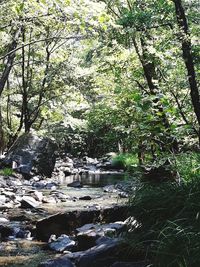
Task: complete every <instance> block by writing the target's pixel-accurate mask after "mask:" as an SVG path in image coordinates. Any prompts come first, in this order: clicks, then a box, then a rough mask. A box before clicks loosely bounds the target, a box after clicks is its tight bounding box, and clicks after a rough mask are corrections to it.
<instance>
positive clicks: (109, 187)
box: [103, 185, 117, 193]
mask: <svg viewBox="0 0 200 267" xmlns="http://www.w3.org/2000/svg"><path fill="white" fill-rule="evenodd" d="M103 191H104V192H105V193H116V192H117V189H116V188H115V186H114V185H106V186H104V187H103Z"/></svg>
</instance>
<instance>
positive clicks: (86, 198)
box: [79, 196, 92, 200]
mask: <svg viewBox="0 0 200 267" xmlns="http://www.w3.org/2000/svg"><path fill="white" fill-rule="evenodd" d="M79 199H80V200H91V199H92V198H91V196H83V197H79Z"/></svg>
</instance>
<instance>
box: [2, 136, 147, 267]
mask: <svg viewBox="0 0 200 267" xmlns="http://www.w3.org/2000/svg"><path fill="white" fill-rule="evenodd" d="M28 140H29V141H28V142H29V144H28V146H27V145H25V147H24V144H26V142H25V141H27V140H23V142H21V146H22V147H20V143H18V144H17V145H16V146H15V147H14V149H11V152H9V153H8V155H7V156H6V158H5V159H3V161H2V163H1V166H3V167H2V170H4V172H5V169H3V168H4V166H5V164H8V161H10V162H11V163H12V168H13V169H14V170H15V171H14V172H13V173H9V174H6V173H2V174H1V175H0V192H1V194H0V238H1V242H0V266H10V267H14V266H15V267H18V266H25V267H29V266H30V267H47V266H48V267H51V266H52V267H62V266H63V267H64V266H65V267H73V266H74V267H76V266H77V267H93V266H95V267H98V266H99V267H100V266H101V267H111V266H112V267H130V266H132V267H144V266H148V264H147V263H146V262H143V261H141V259H140V258H137V257H134V258H131V257H129V256H128V253H127V251H128V246H129V245H128V244H127V243H126V242H125V240H124V238H123V236H124V234H123V233H124V232H125V231H127V229H128V227H130V225H131V227H133V226H134V224H136V222H135V221H134V219H133V218H131V217H129V214H128V206H127V200H128V195H129V193H130V192H131V191H132V190H133V188H134V184H133V182H132V181H130V180H128V179H127V178H126V176H125V173H124V171H123V170H121V169H120V168H119V167H118V166H114V165H113V164H112V162H111V161H110V160H107V159H106V160H105V159H101V160H97V159H92V158H88V157H85V158H82V159H72V158H70V157H69V156H67V155H64V156H62V158H58V159H57V160H56V161H55V162H54V164H52V162H53V161H52V155H47V154H46V156H45V157H44V155H43V157H42V166H45V167H44V168H46V169H44V170H43V169H42V168H41V167H40V166H39V165H38V158H39V159H40V160H41V157H39V156H38V155H39V154H41V153H42V154H45V151H46V152H49V151H50V149H49V148H48V149H46V148H47V143H46V144H45V147H42V146H41V143H40V145H39V146H38V147H39V149H40V152H39V153H38V147H37V149H36V148H35V147H36V144H38V140H39V142H40V139H37V142H35V139H34V138H33V137H31V142H30V138H29V139H28ZM45 142H46V141H45ZM41 148H42V149H41ZM44 148H45V149H46V150H45V149H44ZM33 151H35V152H36V151H37V153H36V154H37V157H35V156H34V157H32V155H33V154H34V153H33ZM41 151H42V152H41ZM51 153H52V152H51ZM24 155H25V156H24ZM27 155H28V156H27ZM19 158H20V161H19ZM36 158H37V161H36ZM49 158H51V160H49ZM16 159H17V160H16ZM45 160H46V163H45V164H44V161H45ZM24 162H25V163H24ZM35 162H36V163H37V164H36V163H35ZM48 164H49V166H48ZM52 165H53V167H52ZM35 166H37V168H35ZM38 166H39V167H38ZM50 169H51V172H50V171H49V170H50ZM45 173H46V175H44V174H45ZM47 174H50V175H47ZM47 176H49V178H47Z"/></svg>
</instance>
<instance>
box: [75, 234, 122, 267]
mask: <svg viewBox="0 0 200 267" xmlns="http://www.w3.org/2000/svg"><path fill="white" fill-rule="evenodd" d="M120 249H121V240H119V239H112V240H108V241H107V242H105V243H102V244H100V245H98V246H95V247H92V248H91V249H88V250H86V251H84V252H82V253H77V254H75V253H73V255H72V256H70V257H71V258H73V259H74V260H75V262H76V265H77V266H78V267H94V266H95V267H97V266H98V267H100V266H104V267H109V266H110V265H111V264H112V263H114V262H115V261H116V258H118V256H119V251H120ZM102 260H103V262H102Z"/></svg>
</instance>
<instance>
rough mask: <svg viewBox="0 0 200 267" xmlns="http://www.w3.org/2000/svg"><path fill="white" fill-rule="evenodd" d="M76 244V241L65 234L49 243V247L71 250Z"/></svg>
mask: <svg viewBox="0 0 200 267" xmlns="http://www.w3.org/2000/svg"><path fill="white" fill-rule="evenodd" d="M75 245H76V242H75V241H74V240H71V239H70V238H69V236H67V235H64V234H63V235H61V236H60V237H58V238H57V239H56V240H54V241H51V242H50V243H49V244H48V246H49V248H50V249H52V250H54V251H56V252H63V251H65V250H68V251H71V250H73V249H74V248H75Z"/></svg>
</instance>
